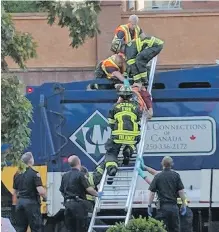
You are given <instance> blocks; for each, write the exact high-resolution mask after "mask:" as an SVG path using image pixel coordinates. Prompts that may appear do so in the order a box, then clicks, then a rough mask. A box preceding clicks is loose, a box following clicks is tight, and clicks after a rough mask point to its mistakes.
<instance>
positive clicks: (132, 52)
mask: <svg viewBox="0 0 219 232" xmlns="http://www.w3.org/2000/svg"><path fill="white" fill-rule="evenodd" d="M163 44H164V42H163V41H162V40H160V39H158V38H156V37H153V36H152V37H151V36H146V35H145V34H142V35H141V36H140V38H137V39H136V40H133V41H131V42H129V43H128V44H125V42H124V40H122V39H115V40H114V41H113V43H112V46H111V51H113V52H115V53H119V52H121V53H124V55H125V57H126V64H127V74H128V76H129V77H130V78H133V81H134V82H142V83H144V84H147V82H148V67H147V64H148V62H149V61H150V60H152V59H153V58H154V57H155V56H156V55H158V54H159V53H160V52H161V50H162V49H163Z"/></svg>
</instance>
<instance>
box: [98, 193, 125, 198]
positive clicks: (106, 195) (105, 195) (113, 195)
mask: <svg viewBox="0 0 219 232" xmlns="http://www.w3.org/2000/svg"><path fill="white" fill-rule="evenodd" d="M115 196H117V197H127V196H128V194H127V195H120V194H119V195H117V194H116V195H115V194H112V195H108V194H104V195H103V197H115ZM103 197H102V198H101V199H103Z"/></svg>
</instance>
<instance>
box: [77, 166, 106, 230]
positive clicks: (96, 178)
mask: <svg viewBox="0 0 219 232" xmlns="http://www.w3.org/2000/svg"><path fill="white" fill-rule="evenodd" d="M104 166H105V164H104V162H103V163H101V164H100V165H99V166H97V167H96V168H95V170H94V172H93V173H92V172H88V170H87V168H86V167H84V166H82V167H81V172H82V173H84V174H85V176H86V178H87V179H88V182H89V184H90V185H91V187H93V188H94V189H95V190H96V191H97V190H98V189H97V186H98V184H99V183H100V181H101V179H102V176H103V172H104ZM86 198H87V202H86V205H87V209H88V222H87V227H89V224H90V220H91V217H92V214H93V209H94V204H95V197H94V196H92V195H90V194H87V195H86ZM96 224H98V225H105V224H104V223H103V222H102V221H101V220H99V219H96ZM95 231H96V232H98V231H102V230H101V229H95Z"/></svg>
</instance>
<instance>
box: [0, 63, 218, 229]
mask: <svg viewBox="0 0 219 232" xmlns="http://www.w3.org/2000/svg"><path fill="white" fill-rule="evenodd" d="M100 82H101V83H102V82H104V84H105V85H107V84H109V82H108V81H102V80H98V81H97V80H90V81H80V82H72V83H58V82H56V83H44V84H42V85H41V86H27V88H26V90H27V94H26V96H27V98H28V99H29V100H30V102H31V103H32V105H33V122H31V124H30V128H31V130H32V133H31V145H30V147H29V148H28V151H31V152H32V153H33V155H34V159H35V169H36V170H38V171H39V172H40V174H41V177H42V180H43V183H44V185H45V187H46V188H47V202H46V203H44V202H42V207H41V209H42V213H43V215H44V216H45V224H46V226H47V227H48V228H49V227H50V228H52V229H51V231H61V230H59V229H57V228H59V226H60V223H62V221H63V208H64V207H63V204H62V203H63V198H62V196H61V194H60V192H59V187H60V182H61V178H62V174H63V173H64V172H66V171H68V170H69V169H70V167H69V165H68V162H67V159H68V157H69V156H70V155H72V154H76V155H77V156H79V158H80V159H81V161H82V164H83V165H84V166H86V167H87V168H88V170H89V171H93V170H94V169H95V167H96V166H97V165H98V164H100V163H101V162H102V161H103V160H104V155H105V153H106V150H105V147H104V144H105V143H106V141H107V140H108V138H109V137H110V134H111V129H110V127H109V125H108V121H107V116H108V112H109V110H110V109H111V108H112V105H113V104H114V103H115V102H116V101H117V98H118V96H117V94H116V91H115V90H114V89H108V90H90V89H89V86H90V85H91V84H94V83H100ZM152 97H153V109H154V117H153V118H152V119H151V120H150V121H149V122H148V124H147V134H146V136H145V138H143V139H144V140H145V145H144V151H143V157H144V162H145V163H146V165H147V166H150V167H152V168H154V169H156V170H161V160H162V158H163V157H164V156H166V155H169V156H171V157H172V158H173V160H174V169H175V170H176V171H177V172H178V173H179V174H180V176H181V178H182V181H183V183H184V186H185V191H186V195H187V197H188V201H189V206H190V208H191V209H192V210H193V213H194V218H195V220H194V228H195V231H198V229H197V228H201V227H202V228H205V227H207V225H208V221H209V212H211V218H212V220H213V221H219V220H218V218H216V215H219V194H218V189H219V181H218V178H219V66H218V65H216V66H208V67H194V68H189V69H179V70H174V71H163V72H157V73H156V74H155V78H154V83H153V90H152ZM15 172H16V167H11V166H8V167H5V168H4V169H3V171H2V187H3V190H4V194H5V199H7V196H8V198H10V197H11V192H12V180H13V175H14V173H15ZM148 175H149V174H148ZM151 178H153V177H152V176H151ZM115 191H117V192H116V193H115V194H117V195H119V194H122V192H123V190H122V188H121V189H117V190H115ZM4 194H3V195H4ZM147 203H148V185H147V183H145V182H144V181H143V180H142V179H141V178H140V177H139V178H138V180H137V185H136V188H135V195H134V200H133V204H132V208H133V214H136V215H139V214H140V213H141V215H145V216H146V208H147ZM115 204H116V203H114V206H115ZM108 210H111V211H112V210H114V211H116V210H117V209H116V207H112V206H109V207H108V208H106V209H105V211H106V212H107V211H108ZM48 231H49V229H48Z"/></svg>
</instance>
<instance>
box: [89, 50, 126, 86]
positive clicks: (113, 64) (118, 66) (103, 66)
mask: <svg viewBox="0 0 219 232" xmlns="http://www.w3.org/2000/svg"><path fill="white" fill-rule="evenodd" d="M125 69H126V64H125V59H124V56H123V55H120V54H114V55H112V56H110V57H109V58H107V59H105V60H103V61H101V62H100V63H99V64H98V65H97V67H96V70H95V77H96V79H108V80H110V81H112V86H111V85H110V86H108V87H109V88H110V89H112V88H114V85H115V84H116V83H121V82H123V81H124V79H125V77H124V75H123V73H124V71H125ZM92 89H107V87H106V85H95V86H92Z"/></svg>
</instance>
